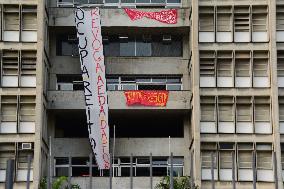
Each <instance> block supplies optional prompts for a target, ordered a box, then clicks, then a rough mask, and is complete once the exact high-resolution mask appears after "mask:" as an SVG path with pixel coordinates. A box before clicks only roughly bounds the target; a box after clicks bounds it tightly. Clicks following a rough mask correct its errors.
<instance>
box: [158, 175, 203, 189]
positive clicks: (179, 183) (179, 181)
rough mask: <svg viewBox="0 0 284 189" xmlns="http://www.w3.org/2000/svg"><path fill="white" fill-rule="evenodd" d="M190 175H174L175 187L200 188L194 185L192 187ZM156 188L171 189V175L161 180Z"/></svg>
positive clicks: (180, 188) (179, 188)
mask: <svg viewBox="0 0 284 189" xmlns="http://www.w3.org/2000/svg"><path fill="white" fill-rule="evenodd" d="M190 185H191V181H190V177H188V176H185V177H174V189H198V187H196V186H194V188H191V186H190ZM155 189H170V177H169V176H166V177H163V178H162V179H161V180H160V182H159V183H158V184H157V185H156V186H155Z"/></svg>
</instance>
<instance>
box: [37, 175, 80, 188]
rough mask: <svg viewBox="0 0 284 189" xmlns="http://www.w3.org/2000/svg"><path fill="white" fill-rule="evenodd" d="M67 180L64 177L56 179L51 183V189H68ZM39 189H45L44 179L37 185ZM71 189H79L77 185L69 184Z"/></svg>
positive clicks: (45, 182)
mask: <svg viewBox="0 0 284 189" xmlns="http://www.w3.org/2000/svg"><path fill="white" fill-rule="evenodd" d="M67 181H68V178H67V177H65V176H61V177H58V178H57V179H56V180H54V181H53V182H52V189H68V186H67ZM39 189H47V181H46V178H42V179H41V181H40V184H39ZM71 189H81V187H80V186H79V185H78V184H71Z"/></svg>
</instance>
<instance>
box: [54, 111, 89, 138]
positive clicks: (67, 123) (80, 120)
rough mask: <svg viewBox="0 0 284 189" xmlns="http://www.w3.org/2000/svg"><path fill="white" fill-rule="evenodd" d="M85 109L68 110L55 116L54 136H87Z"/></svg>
mask: <svg viewBox="0 0 284 189" xmlns="http://www.w3.org/2000/svg"><path fill="white" fill-rule="evenodd" d="M86 120H87V118H86V113H85V111H70V112H69V111H68V112H65V113H59V114H57V115H56V116H55V137H57V138H87V137H88V129H87V123H86Z"/></svg>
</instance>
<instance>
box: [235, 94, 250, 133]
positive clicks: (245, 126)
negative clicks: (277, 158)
mask: <svg viewBox="0 0 284 189" xmlns="http://www.w3.org/2000/svg"><path fill="white" fill-rule="evenodd" d="M252 114H253V111H252V99H251V97H237V98H236V131H237V133H253V132H254V130H253V122H252Z"/></svg>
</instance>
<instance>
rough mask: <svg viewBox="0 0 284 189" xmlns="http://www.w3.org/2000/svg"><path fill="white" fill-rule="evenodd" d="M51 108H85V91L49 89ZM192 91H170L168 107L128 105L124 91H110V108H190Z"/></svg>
mask: <svg viewBox="0 0 284 189" xmlns="http://www.w3.org/2000/svg"><path fill="white" fill-rule="evenodd" d="M47 96H48V97H47V98H48V102H49V103H48V108H49V109H85V105H84V93H83V91H49V92H48V95H47ZM190 99H191V91H170V92H169V99H168V103H167V106H166V107H150V106H127V105H126V99H125V96H124V92H123V91H108V100H109V109H110V110H123V109H128V110H129V109H145V110H146V109H149V110H163V109H172V110H189V109H190V107H191V106H190Z"/></svg>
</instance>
